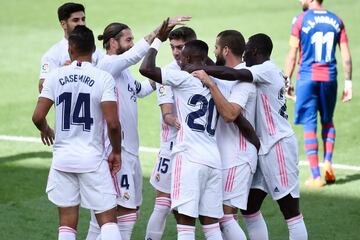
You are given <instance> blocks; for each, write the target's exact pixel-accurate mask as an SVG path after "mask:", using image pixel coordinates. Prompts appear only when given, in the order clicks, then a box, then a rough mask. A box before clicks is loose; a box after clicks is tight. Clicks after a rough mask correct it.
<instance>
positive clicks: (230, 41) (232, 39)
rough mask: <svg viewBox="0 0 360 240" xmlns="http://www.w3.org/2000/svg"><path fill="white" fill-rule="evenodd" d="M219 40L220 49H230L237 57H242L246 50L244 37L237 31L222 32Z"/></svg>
mask: <svg viewBox="0 0 360 240" xmlns="http://www.w3.org/2000/svg"><path fill="white" fill-rule="evenodd" d="M217 37H218V38H219V43H220V47H221V48H224V47H228V48H229V49H230V50H231V51H232V53H233V54H234V55H236V56H239V57H242V55H243V53H244V50H245V39H244V36H243V35H242V34H241V33H240V32H239V31H236V30H225V31H222V32H220V33H219V34H218V35H217Z"/></svg>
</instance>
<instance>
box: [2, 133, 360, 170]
mask: <svg viewBox="0 0 360 240" xmlns="http://www.w3.org/2000/svg"><path fill="white" fill-rule="evenodd" d="M0 141H9V142H33V143H42V142H41V139H40V137H38V138H36V137H24V136H9V135H0ZM139 150H140V152H148V153H158V152H159V149H158V148H152V147H142V146H140V149H139ZM299 164H300V165H301V166H309V162H307V161H300V162H299ZM320 166H321V167H322V166H323V164H322V163H320ZM333 167H334V168H335V169H344V170H353V171H360V166H352V165H345V164H336V163H335V164H333Z"/></svg>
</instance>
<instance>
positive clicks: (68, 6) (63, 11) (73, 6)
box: [57, 2, 85, 21]
mask: <svg viewBox="0 0 360 240" xmlns="http://www.w3.org/2000/svg"><path fill="white" fill-rule="evenodd" d="M74 12H84V13H85V7H84V5H82V4H80V3H73V2H68V3H64V4H63V5H61V6H60V7H59V8H58V11H57V13H58V18H59V21H62V20H65V21H66V20H68V19H69V18H70V16H71V14H72V13H74Z"/></svg>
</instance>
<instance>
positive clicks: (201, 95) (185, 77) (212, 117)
mask: <svg viewBox="0 0 360 240" xmlns="http://www.w3.org/2000/svg"><path fill="white" fill-rule="evenodd" d="M165 30H166V29H165ZM165 30H164V29H161V30H160V32H159V39H160V40H161V41H165V40H166V39H167V35H166V34H162V33H163V31H165ZM159 39H155V41H154V43H153V44H152V48H150V50H149V52H148V53H147V55H146V56H145V58H144V60H143V63H142V64H141V66H140V73H141V74H142V75H144V76H146V77H148V78H150V79H153V80H154V81H156V82H158V83H161V84H164V85H170V86H171V87H172V89H173V92H174V97H175V104H176V108H177V116H178V118H179V121H180V123H181V128H180V130H179V132H178V136H177V141H176V145H175V147H174V149H173V153H174V154H175V162H174V164H173V165H172V175H171V208H172V209H174V210H176V211H177V212H178V216H177V219H176V220H177V231H178V236H177V239H179V240H182V239H195V220H196V218H198V217H199V219H200V222H201V224H202V225H203V232H204V234H205V237H206V239H222V237H221V232H220V227H219V222H218V220H219V219H220V218H221V217H222V216H223V211H222V194H221V184H222V182H221V169H220V168H221V161H220V155H219V152H218V149H217V145H216V139H215V131H216V122H217V110H216V107H215V104H214V102H213V100H212V99H211V95H210V91H209V90H208V89H207V88H206V87H204V86H203V84H202V83H201V82H200V81H199V80H198V79H197V78H195V77H193V76H192V75H191V74H190V73H188V72H186V71H178V70H169V69H160V68H158V67H156V66H155V59H156V55H157V49H158V48H159V47H160V46H159V45H160V44H161V41H160V40H159ZM207 52H208V46H207V44H206V43H205V42H203V41H200V40H193V41H190V42H187V43H186V44H185V46H184V48H183V50H182V52H181V69H184V67H185V66H186V65H187V64H189V63H193V64H200V65H204V64H205V62H206V60H207Z"/></svg>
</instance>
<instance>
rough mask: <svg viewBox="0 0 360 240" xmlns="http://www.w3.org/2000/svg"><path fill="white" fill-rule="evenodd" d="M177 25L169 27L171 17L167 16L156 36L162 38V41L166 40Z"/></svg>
mask: <svg viewBox="0 0 360 240" xmlns="http://www.w3.org/2000/svg"><path fill="white" fill-rule="evenodd" d="M174 27H175V25H173V26H172V27H169V18H167V19H166V20H165V21H163V23H162V25H161V27H160V29H159V31H158V32H157V34H156V37H157V38H158V39H160V40H161V41H162V42H165V41H166V40H167V38H168V36H169V33H170V31H171V30H172V29H173V28H174Z"/></svg>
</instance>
